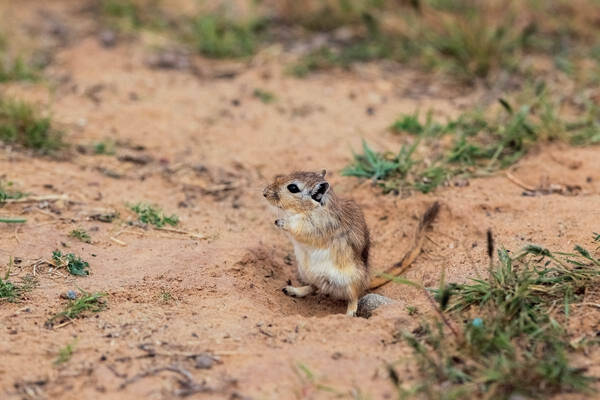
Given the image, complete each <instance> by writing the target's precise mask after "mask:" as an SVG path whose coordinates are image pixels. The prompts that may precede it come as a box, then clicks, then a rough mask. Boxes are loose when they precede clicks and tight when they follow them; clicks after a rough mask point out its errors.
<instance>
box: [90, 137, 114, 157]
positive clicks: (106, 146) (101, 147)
mask: <svg viewBox="0 0 600 400" xmlns="http://www.w3.org/2000/svg"><path fill="white" fill-rule="evenodd" d="M92 150H93V152H94V154H96V155H101V154H105V155H109V156H112V155H114V154H115V143H114V142H113V141H110V140H103V141H101V142H96V143H94V144H93V145H92Z"/></svg>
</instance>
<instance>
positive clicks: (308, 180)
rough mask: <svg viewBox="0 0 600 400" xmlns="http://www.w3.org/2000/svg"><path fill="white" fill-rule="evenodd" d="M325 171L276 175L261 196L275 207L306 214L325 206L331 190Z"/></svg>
mask: <svg viewBox="0 0 600 400" xmlns="http://www.w3.org/2000/svg"><path fill="white" fill-rule="evenodd" d="M325 173H326V171H325V170H323V171H321V172H292V173H291V174H289V175H277V176H276V177H275V179H274V181H273V183H271V184H270V185H269V186H267V187H266V188H265V190H263V196H265V198H266V199H267V200H268V201H269V203H271V204H272V205H274V206H275V207H278V208H281V209H283V210H286V211H291V212H294V213H306V212H308V211H311V210H313V209H315V208H317V207H323V206H325V205H326V204H327V200H328V198H329V197H330V195H331V194H332V193H331V190H330V188H329V183H328V182H327V181H326V180H325Z"/></svg>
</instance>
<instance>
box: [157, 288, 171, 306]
mask: <svg viewBox="0 0 600 400" xmlns="http://www.w3.org/2000/svg"><path fill="white" fill-rule="evenodd" d="M159 298H160V301H161V302H163V303H170V302H171V301H172V300H173V295H172V294H171V293H170V292H168V291H166V290H162V291H161V292H160V295H159Z"/></svg>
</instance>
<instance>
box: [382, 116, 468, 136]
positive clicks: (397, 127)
mask: <svg viewBox="0 0 600 400" xmlns="http://www.w3.org/2000/svg"><path fill="white" fill-rule="evenodd" d="M456 124H457V122H456V121H450V122H448V123H447V124H445V125H444V124H439V123H438V122H436V121H434V120H433V116H432V113H431V112H428V113H427V117H426V119H425V123H424V124H422V123H421V122H420V121H419V113H418V112H415V113H413V114H404V115H401V116H400V117H399V118H398V119H397V120H396V121H395V122H394V123H393V124H392V126H391V130H392V131H393V132H396V133H402V132H407V133H410V134H412V135H417V136H437V135H440V134H444V133H447V132H451V131H452V130H454V129H456Z"/></svg>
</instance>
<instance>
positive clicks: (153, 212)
mask: <svg viewBox="0 0 600 400" xmlns="http://www.w3.org/2000/svg"><path fill="white" fill-rule="evenodd" d="M129 208H130V209H131V210H132V211H133V212H135V213H136V214H137V215H138V219H139V221H140V222H142V223H144V224H150V225H154V226H156V227H157V228H162V227H163V226H165V225H167V224H168V225H171V226H176V225H177V224H178V223H179V217H178V216H177V215H175V214H172V215H170V216H167V215H165V214H164V213H163V211H162V210H161V209H160V208H159V207H156V206H153V205H150V204H147V203H137V204H133V205H130V206H129Z"/></svg>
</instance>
